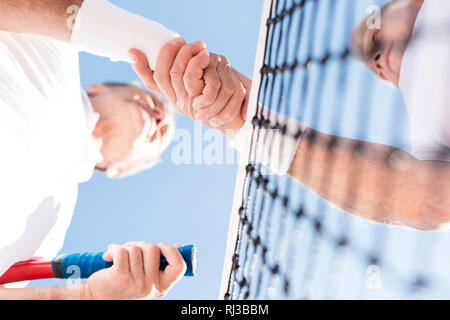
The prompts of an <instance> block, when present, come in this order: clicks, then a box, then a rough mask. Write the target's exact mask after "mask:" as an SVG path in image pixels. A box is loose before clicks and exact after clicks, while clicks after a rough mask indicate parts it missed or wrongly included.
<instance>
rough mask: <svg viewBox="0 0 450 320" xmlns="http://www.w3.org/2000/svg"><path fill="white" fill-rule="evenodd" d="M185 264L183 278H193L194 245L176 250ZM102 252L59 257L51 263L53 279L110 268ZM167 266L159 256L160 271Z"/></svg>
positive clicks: (195, 256) (194, 271) (110, 264)
mask: <svg viewBox="0 0 450 320" xmlns="http://www.w3.org/2000/svg"><path fill="white" fill-rule="evenodd" d="M178 251H180V253H181V255H182V256H183V259H184V261H185V262H186V266H187V268H186V272H185V274H184V276H185V277H194V276H195V274H196V271H197V251H196V248H195V246H194V245H188V246H184V247H181V248H178ZM103 254H104V253H103V252H99V253H74V254H69V255H60V256H59V257H57V258H55V259H54V260H53V261H52V269H53V274H54V276H55V278H58V279H69V278H72V279H77V278H81V279H86V278H89V277H90V276H91V275H92V274H93V273H95V272H97V271H99V270H103V269H106V268H110V267H111V266H112V265H113V263H112V262H107V261H105V260H103ZM168 265H169V264H168V263H167V260H166V258H164V257H163V256H162V255H161V261H160V266H159V269H160V270H164V269H165V268H166V267H167V266H168Z"/></svg>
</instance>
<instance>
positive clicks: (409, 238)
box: [225, 0, 450, 299]
mask: <svg viewBox="0 0 450 320" xmlns="http://www.w3.org/2000/svg"><path fill="white" fill-rule="evenodd" d="M373 2H374V1H365V0H358V1H355V0H272V1H271V10H270V11H271V15H270V17H269V18H268V19H267V20H266V27H267V30H268V33H267V37H266V39H265V43H266V44H265V55H264V64H263V65H261V66H260V67H259V70H260V73H261V75H262V77H261V81H260V85H259V92H258V102H259V103H258V106H253V107H255V108H256V112H255V113H254V115H253V116H254V117H253V118H252V120H251V121H252V124H253V133H252V141H251V152H250V154H249V158H248V164H247V166H246V168H245V171H246V172H245V174H246V178H245V183H244V184H243V186H242V195H243V201H242V204H241V206H240V209H239V212H238V214H239V219H240V221H239V230H238V235H237V239H236V245H235V248H234V254H233V257H232V259H233V262H232V270H231V273H230V274H229V275H227V276H229V277H227V279H226V281H227V292H226V294H225V299H340V298H344V299H346V298H348V299H355V298H362V299H364V298H370V299H376V298H382V299H390V298H395V299H396V298H445V297H446V298H448V297H449V296H450V294H449V292H450V291H448V290H447V289H448V288H449V286H448V285H449V277H448V276H447V273H448V272H447V270H446V268H447V267H448V266H450V264H449V262H450V259H449V258H450V254H449V253H448V252H447V250H446V245H447V244H449V243H450V242H449V237H448V236H447V234H446V233H424V232H420V231H416V230H413V229H408V228H398V227H390V226H386V225H383V224H375V223H370V222H367V221H366V220H364V219H360V218H356V217H354V216H353V215H351V214H348V213H347V212H345V211H344V210H342V209H340V208H339V207H338V206H335V205H333V204H331V203H330V202H328V201H326V200H324V199H323V198H322V197H321V196H320V195H319V194H317V193H315V192H313V191H312V190H310V189H308V188H306V187H305V186H304V185H303V184H302V183H300V182H299V181H297V180H295V179H293V178H291V177H290V176H288V175H283V176H279V175H276V174H273V173H272V172H270V171H269V170H268V169H267V168H265V167H264V166H263V165H261V164H259V163H258V162H257V161H256V160H255V159H256V158H255V155H256V153H257V150H256V149H257V148H258V146H260V145H261V141H260V139H264V138H265V137H264V136H262V135H261V131H262V130H263V129H267V128H271V129H273V130H279V132H280V133H281V134H282V135H283V136H284V137H286V139H287V138H288V136H289V138H290V139H307V140H308V141H312V142H314V141H316V139H320V137H317V136H316V135H315V134H313V133H312V134H311V132H314V131H307V132H304V131H302V128H300V127H298V128H297V130H294V131H292V130H288V129H287V124H286V122H285V119H286V118H291V119H295V120H299V121H302V122H305V123H307V125H308V127H310V128H314V129H316V130H317V131H320V132H325V133H327V134H329V135H330V137H331V138H330V139H327V140H325V141H323V143H325V144H326V145H327V147H328V148H329V149H333V148H335V147H336V144H337V143H339V140H338V139H336V138H333V137H335V136H339V137H341V136H344V137H349V138H353V139H355V141H372V142H378V143H383V144H386V145H390V146H393V147H397V148H402V149H408V148H409V146H408V120H407V119H408V118H407V114H406V113H405V110H404V109H405V108H404V106H403V101H402V99H401V97H400V95H399V94H398V92H396V90H394V89H392V88H390V87H389V86H387V85H385V84H383V83H381V82H379V81H378V80H376V78H375V77H374V76H373V75H372V74H371V73H370V72H369V71H368V70H367V69H366V68H365V67H364V66H362V65H361V64H360V63H359V62H357V61H355V59H353V58H352V54H351V48H350V43H351V37H352V33H353V30H354V28H355V26H356V25H357V24H358V23H359V22H360V20H361V19H362V18H363V17H364V16H365V15H366V14H367V12H366V9H367V8H368V7H369V6H370V5H372V4H373ZM375 2H376V1H375ZM385 2H386V1H378V2H377V3H376V4H377V5H380V6H381V5H383V4H384V3H385ZM264 109H267V110H268V114H267V113H264ZM274 115H275V118H276V119H277V120H276V121H275V122H273V121H269V119H273V118H274ZM351 147H352V148H353V153H354V155H355V156H357V155H358V154H362V153H364V152H365V149H364V148H365V145H364V143H358V142H355V143H353V144H352V145H351ZM268 150H269V151H268V152H269V155H270V154H271V150H270V148H269V149H268ZM308 152H309V151H308ZM274 154H275V153H274ZM276 154H277V155H278V154H279V153H278V152H276ZM311 154H313V153H311ZM283 156H285V155H283V154H281V157H283ZM386 159H387V161H386V164H387V165H392V159H393V155H392V154H390V155H387V156H386ZM333 160H334V159H333V158H332V157H331V158H330V159H328V162H329V168H330V169H329V170H328V171H326V173H325V175H326V177H325V178H326V179H324V181H327V183H328V184H329V185H332V183H331V181H332V179H333V174H336V172H334V171H333V169H332V168H333ZM314 161H315V160H314V158H311V159H309V161H308V162H306V166H305V167H304V168H303V171H304V172H306V174H308V172H309V171H310V170H311V168H310V167H312V164H313V163H314ZM308 163H309V165H308ZM353 172H357V170H354V171H353ZM358 178H359V177H358V176H349V177H348V181H351V186H352V187H351V188H348V187H347V186H345V185H342V189H343V190H346V193H345V194H346V196H345V197H346V198H348V199H352V201H355V199H357V198H358V197H359V196H360V194H361V189H360V188H359V185H360V183H361V181H359V179H358ZM401 187H402V186H401V185H398V184H395V183H394V184H393V185H392V186H391V190H385V195H386V196H388V195H389V194H390V192H392V190H394V189H395V188H401ZM388 189H389V188H388ZM343 202H345V199H343ZM234 214H236V213H234Z"/></svg>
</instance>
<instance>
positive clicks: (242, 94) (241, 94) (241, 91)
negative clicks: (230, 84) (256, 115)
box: [236, 86, 247, 99]
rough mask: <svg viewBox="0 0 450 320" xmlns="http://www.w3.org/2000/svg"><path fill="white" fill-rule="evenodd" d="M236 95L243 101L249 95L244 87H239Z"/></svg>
mask: <svg viewBox="0 0 450 320" xmlns="http://www.w3.org/2000/svg"><path fill="white" fill-rule="evenodd" d="M236 95H237V96H238V97H239V98H240V99H243V98H245V96H246V95H247V90H245V88H244V87H242V86H241V87H239V88H238V89H237V90H236Z"/></svg>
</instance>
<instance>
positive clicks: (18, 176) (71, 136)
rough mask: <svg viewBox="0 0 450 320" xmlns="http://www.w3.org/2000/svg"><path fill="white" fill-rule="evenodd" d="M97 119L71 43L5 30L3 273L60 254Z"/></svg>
mask: <svg viewBox="0 0 450 320" xmlns="http://www.w3.org/2000/svg"><path fill="white" fill-rule="evenodd" d="M96 121H97V119H96V118H95V114H94V113H93V110H92V107H91V105H90V103H89V100H88V99H87V97H86V95H85V94H84V92H81V87H80V74H79V65H78V53H77V52H76V51H74V50H73V49H72V48H71V47H70V45H68V44H65V43H62V42H59V41H54V40H50V39H45V38H39V37H32V36H25V35H16V34H11V33H7V32H3V31H0V148H1V151H0V152H1V153H0V275H1V274H3V273H4V272H5V271H6V270H7V269H8V268H9V267H10V266H11V265H12V264H14V263H15V262H18V261H21V260H26V259H29V258H30V257H32V256H54V255H55V254H57V252H58V251H59V250H60V249H61V247H62V245H63V241H64V236H65V233H66V230H67V228H68V227H69V224H70V220H71V217H72V213H73V211H74V207H75V203H76V199H77V188H78V184H79V183H80V182H84V181H87V180H89V179H90V177H91V176H92V174H93V171H94V167H95V164H96V163H97V162H98V161H100V160H101V155H100V153H99V152H98V150H97V148H96V146H95V144H94V142H93V139H92V136H91V132H92V130H93V128H94V127H95V123H96Z"/></svg>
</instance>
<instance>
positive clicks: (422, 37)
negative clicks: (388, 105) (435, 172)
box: [399, 0, 450, 161]
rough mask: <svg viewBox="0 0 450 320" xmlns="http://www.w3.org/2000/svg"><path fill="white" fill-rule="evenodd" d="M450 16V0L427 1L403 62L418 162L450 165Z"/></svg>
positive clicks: (403, 86)
mask: <svg viewBox="0 0 450 320" xmlns="http://www.w3.org/2000/svg"><path fill="white" fill-rule="evenodd" d="M449 14H450V1H449V0H425V2H424V5H423V7H422V9H421V10H420V13H419V16H418V18H417V21H416V25H415V27H414V32H413V36H412V38H411V41H410V43H409V45H408V48H407V50H406V52H405V55H404V58H403V62H402V68H401V74H400V84H399V87H400V90H401V92H402V94H403V97H404V100H405V103H406V107H407V109H408V113H409V116H410V121H411V144H412V153H413V155H414V156H415V157H416V158H418V159H419V160H441V161H450V17H449Z"/></svg>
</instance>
